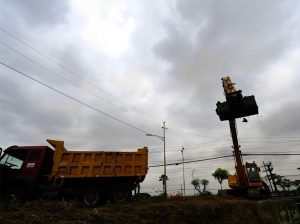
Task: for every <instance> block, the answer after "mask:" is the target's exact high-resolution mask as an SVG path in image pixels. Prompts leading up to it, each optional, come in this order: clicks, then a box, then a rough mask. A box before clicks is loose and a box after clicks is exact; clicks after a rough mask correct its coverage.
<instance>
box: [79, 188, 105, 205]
mask: <svg viewBox="0 0 300 224" xmlns="http://www.w3.org/2000/svg"><path fill="white" fill-rule="evenodd" d="M78 199H79V203H80V205H81V206H82V207H85V208H93V207H95V206H97V205H98V204H100V203H101V202H103V199H102V194H101V193H100V191H99V190H98V189H97V188H96V187H93V186H88V187H84V188H82V189H81V190H80V192H79V195H78Z"/></svg>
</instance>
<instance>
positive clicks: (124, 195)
mask: <svg viewBox="0 0 300 224" xmlns="http://www.w3.org/2000/svg"><path fill="white" fill-rule="evenodd" d="M131 196H132V192H131V190H130V189H129V186H128V185H127V184H119V185H117V186H116V187H115V188H114V190H113V192H112V201H113V202H123V201H127V200H128V199H129V198H131Z"/></svg>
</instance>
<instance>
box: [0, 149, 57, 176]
mask: <svg viewBox="0 0 300 224" xmlns="http://www.w3.org/2000/svg"><path fill="white" fill-rule="evenodd" d="M53 153H54V151H53V150H52V149H51V148H49V147H47V146H11V147H9V148H7V149H6V150H5V151H4V154H3V156H1V159H0V164H3V165H5V166H8V167H10V168H11V169H13V170H15V171H17V172H15V173H18V174H23V175H26V176H27V177H28V178H30V179H31V180H32V181H42V180H43V179H45V177H46V175H49V173H50V171H51V168H52V165H53Z"/></svg>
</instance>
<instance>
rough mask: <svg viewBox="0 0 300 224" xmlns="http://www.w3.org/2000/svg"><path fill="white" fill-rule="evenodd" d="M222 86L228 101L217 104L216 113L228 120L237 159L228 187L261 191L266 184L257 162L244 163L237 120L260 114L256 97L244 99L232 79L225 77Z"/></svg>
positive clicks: (245, 190)
mask: <svg viewBox="0 0 300 224" xmlns="http://www.w3.org/2000/svg"><path fill="white" fill-rule="evenodd" d="M222 84H223V88H224V94H225V97H226V101H225V102H223V103H221V102H218V103H217V109H216V112H217V114H218V115H219V118H220V120H221V121H224V120H228V122H229V127H230V132H231V137H232V143H233V155H234V159H235V170H236V174H234V175H229V176H228V185H229V187H230V188H232V189H234V190H235V192H240V193H245V192H248V191H249V190H250V189H261V188H263V187H264V183H263V182H262V180H261V178H260V174H259V172H260V169H259V167H258V166H257V165H256V163H255V162H252V163H247V162H246V163H245V164H244V162H243V158H242V153H241V151H240V145H239V142H238V136H237V127H236V120H235V119H236V118H241V117H246V116H251V115H255V114H258V106H257V104H256V101H255V97H254V96H245V97H243V95H242V91H241V90H236V89H235V87H234V83H232V82H231V79H230V77H227V76H226V77H223V78H222Z"/></svg>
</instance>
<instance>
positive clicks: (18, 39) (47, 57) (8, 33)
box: [0, 26, 160, 121]
mask: <svg viewBox="0 0 300 224" xmlns="http://www.w3.org/2000/svg"><path fill="white" fill-rule="evenodd" d="M0 30H1V31H2V32H4V33H6V34H7V35H9V36H10V37H12V38H14V39H15V40H17V41H19V42H20V43H22V44H24V45H25V46H27V47H28V48H30V49H31V50H33V51H35V52H36V53H37V54H39V55H41V56H42V57H44V58H46V59H47V60H48V61H51V62H52V63H54V64H56V65H58V66H59V67H61V68H62V69H64V70H65V71H67V72H69V73H70V74H72V75H74V76H77V77H79V78H82V79H83V80H84V81H85V82H86V83H88V84H89V85H91V86H93V87H95V88H96V89H98V90H100V91H101V92H103V93H105V94H107V95H109V96H110V97H112V98H114V99H116V100H118V101H120V102H122V103H123V104H125V105H127V106H129V107H131V108H133V109H135V110H136V111H138V112H140V113H143V114H144V115H146V116H147V117H149V118H152V119H155V120H157V121H160V120H159V119H157V118H155V117H152V116H150V115H149V114H147V113H145V112H143V111H141V110H140V109H138V108H136V107H134V106H132V105H130V104H128V103H126V102H125V101H123V100H121V99H119V98H118V97H116V96H114V95H112V94H110V93H109V92H106V91H104V90H103V89H101V88H100V87H99V86H97V85H95V84H94V83H92V82H90V81H88V80H86V79H85V78H84V77H82V76H81V75H79V74H78V73H75V72H73V71H72V70H71V69H69V68H67V67H66V66H64V65H62V64H60V63H58V62H57V61H56V60H54V59H53V58H51V57H49V56H47V55H46V54H44V53H43V52H41V51H40V50H38V49H36V48H34V47H32V46H31V45H30V44H28V43H26V42H25V41H23V40H22V39H20V38H18V37H17V36H15V35H13V34H12V33H10V32H8V31H7V30H6V29H4V28H3V27H1V26H0Z"/></svg>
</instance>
